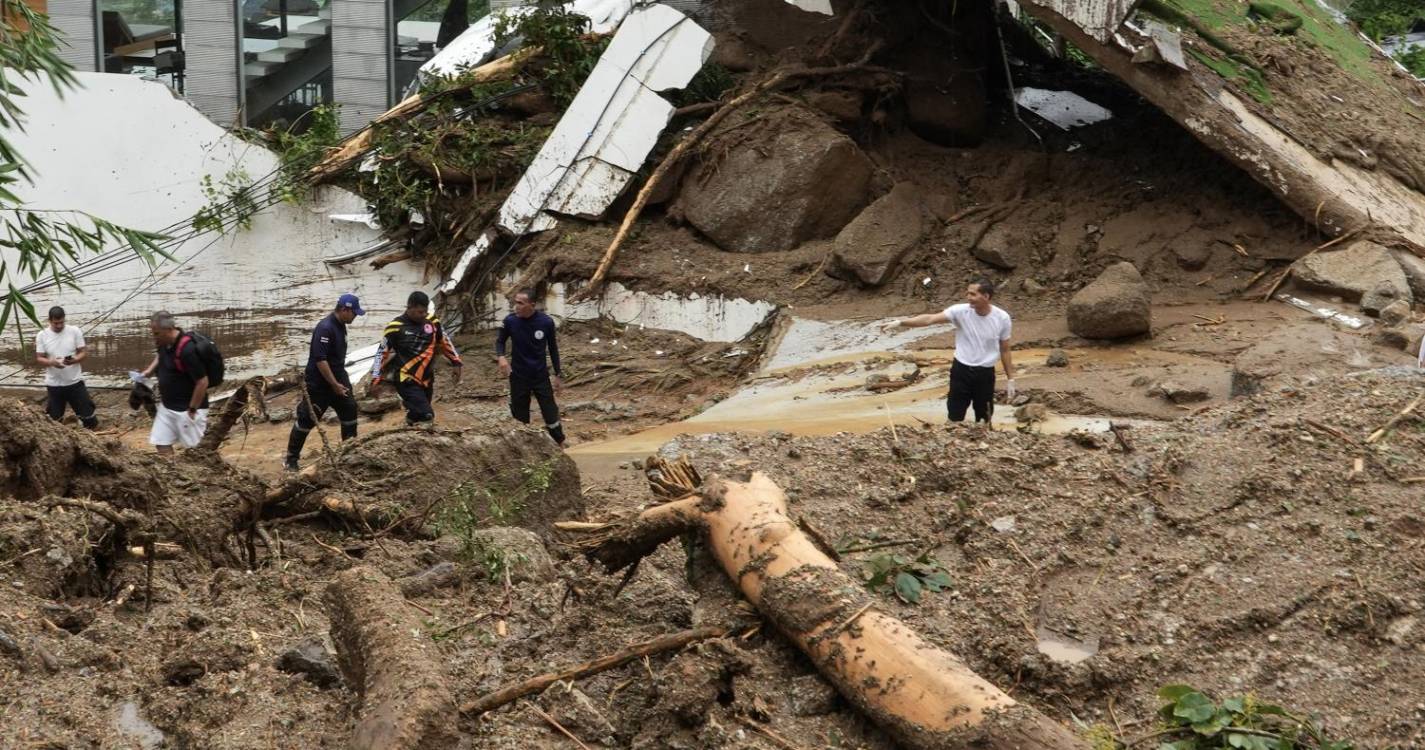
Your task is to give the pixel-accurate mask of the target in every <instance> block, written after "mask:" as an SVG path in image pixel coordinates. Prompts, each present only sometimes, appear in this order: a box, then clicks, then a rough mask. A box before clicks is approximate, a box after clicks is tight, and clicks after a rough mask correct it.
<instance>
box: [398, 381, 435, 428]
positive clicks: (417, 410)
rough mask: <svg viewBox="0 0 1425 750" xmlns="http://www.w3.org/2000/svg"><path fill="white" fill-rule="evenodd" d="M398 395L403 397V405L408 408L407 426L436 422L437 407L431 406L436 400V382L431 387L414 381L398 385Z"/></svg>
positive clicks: (432, 382)
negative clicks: (433, 400) (433, 399)
mask: <svg viewBox="0 0 1425 750" xmlns="http://www.w3.org/2000/svg"><path fill="white" fill-rule="evenodd" d="M396 393H398V394H400V396H401V405H402V406H405V407H406V424H419V423H421V422H434V421H435V407H433V406H431V405H430V402H431V399H432V398H435V380H434V379H432V380H431V384H430V385H421V384H420V383H417V382H416V381H414V380H406V381H402V382H400V383H398V384H397V385H396Z"/></svg>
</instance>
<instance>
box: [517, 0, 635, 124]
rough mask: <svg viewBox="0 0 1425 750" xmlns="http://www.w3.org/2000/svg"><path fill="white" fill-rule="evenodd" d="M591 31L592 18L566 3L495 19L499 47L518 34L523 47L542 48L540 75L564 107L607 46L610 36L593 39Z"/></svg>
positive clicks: (548, 91)
mask: <svg viewBox="0 0 1425 750" xmlns="http://www.w3.org/2000/svg"><path fill="white" fill-rule="evenodd" d="M588 34H589V18H588V17H587V16H584V15H582V14H579V13H575V12H574V11H573V10H571V9H569V8H567V7H565V6H563V5H554V6H544V7H538V8H535V9H534V10H533V11H531V12H529V13H526V14H521V15H516V14H506V15H503V16H501V17H500V18H499V20H498V21H496V22H495V45H496V46H504V45H505V44H508V43H509V42H510V41H511V40H513V39H514V38H516V37H519V38H521V39H522V40H523V41H522V42H521V43H520V46H521V47H522V48H525V49H528V48H530V47H539V48H540V49H541V55H540V56H541V58H542V62H541V64H540V67H539V72H538V75H537V77H538V79H539V81H540V85H541V86H542V87H543V88H544V90H545V91H546V92H547V93H548V94H549V95H550V96H552V97H554V100H555V101H557V102H559V104H560V105H561V106H567V105H568V104H569V102H571V101H573V100H574V95H575V94H577V93H579V87H581V86H583V85H584V79H586V78H588V77H589V73H590V72H592V71H593V70H594V65H595V64H597V63H598V61H599V55H601V54H603V52H604V47H605V46H607V45H608V40H607V38H600V39H594V38H591V37H590V36H588Z"/></svg>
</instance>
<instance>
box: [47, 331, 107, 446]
mask: <svg viewBox="0 0 1425 750" xmlns="http://www.w3.org/2000/svg"><path fill="white" fill-rule="evenodd" d="M87 356H89V353H88V352H86V351H85V350H84V332H83V331H81V330H79V328H77V327H76V326H68V325H65V324H64V308H62V307H51V308H50V309H49V325H48V326H45V327H44V328H41V329H40V332H39V333H38V334H36V335H35V361H36V362H38V363H39V364H40V365H41V366H42V367H44V368H45V390H47V391H49V402H48V403H47V404H46V405H45V411H47V412H49V418H50V419H53V420H55V421H56V422H57V421H59V420H60V419H62V418H64V408H65V407H66V406H68V407H69V408H71V409H74V416H76V417H79V421H80V422H81V423H83V425H84V426H85V427H87V428H88V429H91V430H92V429H94V428H95V427H98V426H99V420H98V418H97V417H95V416H94V400H93V399H91V398H90V397H89V389H88V388H85V387H84V371H83V370H82V369H81V368H80V366H79V363H80V362H83V361H84V358H85V357H87Z"/></svg>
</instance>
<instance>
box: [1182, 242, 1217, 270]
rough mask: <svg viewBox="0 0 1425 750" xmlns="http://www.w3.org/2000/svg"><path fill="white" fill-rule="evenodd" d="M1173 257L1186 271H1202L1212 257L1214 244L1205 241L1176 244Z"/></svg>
mask: <svg viewBox="0 0 1425 750" xmlns="http://www.w3.org/2000/svg"><path fill="white" fill-rule="evenodd" d="M1173 257H1175V258H1177V261H1178V267H1179V268H1181V269H1183V270H1184V271H1201V270H1202V269H1203V267H1205V266H1206V265H1207V261H1209V260H1211V259H1212V246H1211V245H1209V244H1207V243H1205V242H1197V243H1186V244H1175V245H1174V246H1173Z"/></svg>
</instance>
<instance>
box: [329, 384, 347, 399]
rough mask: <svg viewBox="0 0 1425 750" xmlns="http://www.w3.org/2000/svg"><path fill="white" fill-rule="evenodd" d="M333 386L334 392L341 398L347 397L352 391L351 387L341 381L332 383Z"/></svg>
mask: <svg viewBox="0 0 1425 750" xmlns="http://www.w3.org/2000/svg"><path fill="white" fill-rule="evenodd" d="M331 388H332V393H335V394H336V395H337V396H338V397H339V398H346V397H347V394H349V393H351V389H350V388H347V387H346V386H344V385H342V384H341V383H332V384H331Z"/></svg>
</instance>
